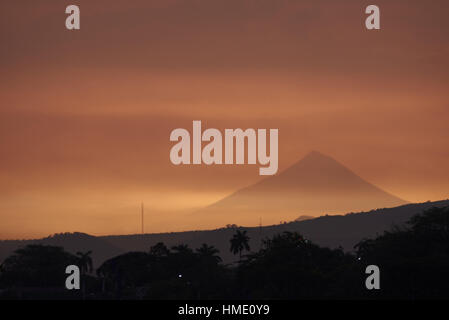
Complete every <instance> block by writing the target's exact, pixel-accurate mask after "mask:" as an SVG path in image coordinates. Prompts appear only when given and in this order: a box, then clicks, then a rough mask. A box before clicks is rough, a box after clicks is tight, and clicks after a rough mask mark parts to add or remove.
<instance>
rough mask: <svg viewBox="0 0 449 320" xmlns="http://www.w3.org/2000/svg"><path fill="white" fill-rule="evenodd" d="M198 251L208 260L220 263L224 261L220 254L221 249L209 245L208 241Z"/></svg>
mask: <svg viewBox="0 0 449 320" xmlns="http://www.w3.org/2000/svg"><path fill="white" fill-rule="evenodd" d="M196 252H197V253H198V254H199V255H200V257H203V258H205V259H206V260H211V261H213V262H215V263H219V262H221V261H222V260H221V258H220V256H219V255H218V253H219V252H220V251H219V250H218V249H217V248H215V247H214V246H209V245H207V244H206V243H203V245H202V246H201V247H199V248H198V249H196Z"/></svg>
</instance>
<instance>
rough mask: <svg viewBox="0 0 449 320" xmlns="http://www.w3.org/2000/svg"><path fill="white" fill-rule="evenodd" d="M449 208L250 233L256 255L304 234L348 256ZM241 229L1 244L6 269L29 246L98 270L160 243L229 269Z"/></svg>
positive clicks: (421, 206) (417, 206)
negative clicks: (86, 259)
mask: <svg viewBox="0 0 449 320" xmlns="http://www.w3.org/2000/svg"><path fill="white" fill-rule="evenodd" d="M446 206H449V200H442V201H435V202H425V203H414V204H407V205H403V206H399V207H395V208H387V209H379V210H373V211H368V212H359V213H349V214H346V215H334V216H321V217H318V218H314V219H308V220H304V221H292V222H289V223H283V224H278V225H271V226H264V227H262V228H260V227H245V230H247V231H248V235H249V237H250V239H251V240H250V245H251V250H254V251H257V250H258V249H260V244H261V242H262V239H265V238H266V237H272V236H274V235H276V234H280V233H282V232H284V231H290V232H299V233H300V234H302V235H303V236H305V237H306V238H307V239H310V240H311V241H313V242H314V243H316V244H318V245H320V246H323V247H329V248H337V247H340V246H341V247H342V248H343V249H345V250H346V251H351V250H353V247H354V245H355V244H357V243H358V242H360V241H361V240H363V239H365V238H373V237H375V236H376V235H379V234H382V233H383V232H384V231H386V230H390V229H391V228H392V227H393V226H395V225H396V226H400V227H404V226H405V222H406V221H408V220H409V219H410V218H411V217H412V216H414V215H415V214H419V213H422V212H423V211H424V210H427V209H429V208H432V207H438V208H442V207H446ZM235 230H236V229H235V228H231V227H230V228H221V229H216V230H203V231H184V232H171V233H153V234H134V235H117V236H99V237H95V236H91V235H87V234H83V233H71V234H70V233H64V234H59V235H55V236H52V237H47V238H44V239H36V240H0V264H1V263H2V261H3V260H4V259H5V258H6V257H7V256H9V255H10V254H12V253H13V251H14V250H16V249H18V248H20V247H24V246H26V245H29V244H45V245H56V246H61V247H64V248H65V249H66V250H67V251H69V252H72V253H75V252H77V251H88V250H92V251H93V253H92V256H93V260H94V264H95V266H96V267H98V266H100V265H101V264H102V263H103V262H104V261H105V260H106V259H110V258H112V257H114V256H117V255H119V254H124V253H126V252H130V251H133V252H134V251H142V252H147V251H148V250H149V248H150V247H151V246H153V245H155V244H157V243H158V242H164V243H165V244H166V245H167V246H168V247H171V246H174V245H178V244H181V243H182V244H188V245H189V247H191V248H198V247H200V246H201V245H202V244H203V243H207V244H209V245H213V246H214V247H216V248H217V249H219V250H220V256H221V257H222V258H223V262H224V263H232V262H233V261H235V256H234V255H233V254H232V253H231V252H230V251H229V240H230V239H231V238H232V236H233V234H234V233H235Z"/></svg>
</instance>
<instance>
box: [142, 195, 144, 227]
mask: <svg viewBox="0 0 449 320" xmlns="http://www.w3.org/2000/svg"><path fill="white" fill-rule="evenodd" d="M143 232H144V229H143V202H142V234H143Z"/></svg>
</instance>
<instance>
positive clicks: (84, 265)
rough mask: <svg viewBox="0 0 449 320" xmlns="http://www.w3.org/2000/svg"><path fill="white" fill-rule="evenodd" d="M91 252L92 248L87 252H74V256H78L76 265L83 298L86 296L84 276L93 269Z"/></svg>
mask: <svg viewBox="0 0 449 320" xmlns="http://www.w3.org/2000/svg"><path fill="white" fill-rule="evenodd" d="M91 254H92V250H89V251H87V252H81V251H78V252H77V253H76V256H77V257H78V259H77V260H78V261H77V263H78V267H79V268H80V271H81V279H82V283H81V291H82V294H83V299H85V298H86V276H87V274H88V273H91V272H92V271H93V262H92V257H91V256H90V255H91Z"/></svg>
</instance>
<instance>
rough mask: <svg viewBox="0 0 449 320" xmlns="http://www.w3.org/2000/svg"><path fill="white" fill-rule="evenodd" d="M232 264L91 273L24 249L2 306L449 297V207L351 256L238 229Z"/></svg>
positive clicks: (1, 283) (130, 261)
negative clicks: (72, 286) (369, 283)
mask: <svg viewBox="0 0 449 320" xmlns="http://www.w3.org/2000/svg"><path fill="white" fill-rule="evenodd" d="M229 248H230V251H231V252H233V253H234V254H235V257H236V262H235V263H234V264H230V265H224V264H223V263H222V261H221V258H220V255H219V252H218V250H217V249H215V248H214V247H212V246H209V245H207V244H204V245H202V246H201V247H199V248H196V249H192V248H189V247H188V246H187V245H183V244H180V245H178V246H175V247H172V248H167V247H166V246H165V245H164V244H163V243H158V244H156V245H154V246H152V247H150V248H148V251H147V252H129V253H126V254H123V255H119V256H116V257H114V258H112V259H109V260H107V261H105V262H104V263H103V264H102V265H101V266H100V267H99V268H97V269H96V270H92V259H91V258H90V254H91V252H78V253H77V254H76V255H73V254H70V253H68V252H66V251H64V249H63V248H60V247H53V246H43V245H28V246H26V247H24V248H21V249H19V250H17V251H15V253H14V254H13V255H11V256H10V257H8V258H7V259H6V260H5V261H4V262H3V264H2V265H1V267H0V298H3V299H29V298H41V299H54V298H56V299H391V298H395V299H428V298H439V299H441V298H449V208H448V207H446V208H432V209H430V210H427V211H425V212H423V213H422V214H421V215H417V216H414V217H413V218H412V219H411V220H410V221H409V223H408V224H407V226H405V227H403V228H398V227H395V228H393V229H392V230H390V231H388V232H385V233H384V234H383V235H379V236H378V237H377V238H376V239H365V240H362V241H361V242H360V243H359V244H357V246H356V247H355V248H354V252H353V253H345V252H343V250H341V249H328V248H322V247H319V246H317V245H315V244H314V243H312V242H311V241H309V240H307V239H305V238H304V237H302V236H301V235H300V234H298V233H291V232H284V233H282V234H278V235H275V236H273V237H271V238H268V239H265V240H264V242H263V246H262V249H260V250H259V251H258V252H251V250H250V249H251V239H249V237H248V236H247V235H246V232H245V231H244V230H241V229H236V232H235V235H234V236H233V238H232V239H230V246H229ZM71 264H75V265H77V266H79V268H80V270H81V274H82V276H81V278H82V290H71V291H69V290H66V289H65V279H66V277H67V275H66V274H65V268H66V266H67V265H71ZM368 265H377V266H379V268H380V286H381V288H380V290H367V289H366V287H365V279H366V277H367V276H368V275H367V274H365V269H366V267H367V266H368Z"/></svg>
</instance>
